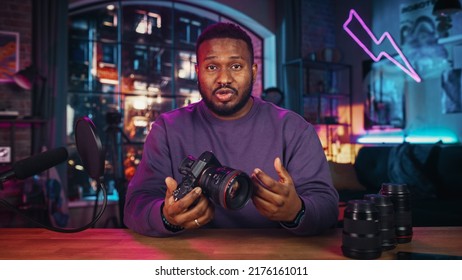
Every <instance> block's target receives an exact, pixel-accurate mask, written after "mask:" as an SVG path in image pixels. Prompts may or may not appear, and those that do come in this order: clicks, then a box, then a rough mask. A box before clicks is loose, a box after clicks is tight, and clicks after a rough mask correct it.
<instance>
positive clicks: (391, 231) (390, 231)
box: [364, 194, 396, 250]
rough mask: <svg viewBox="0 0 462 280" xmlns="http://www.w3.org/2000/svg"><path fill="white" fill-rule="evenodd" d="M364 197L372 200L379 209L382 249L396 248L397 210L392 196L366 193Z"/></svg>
mask: <svg viewBox="0 0 462 280" xmlns="http://www.w3.org/2000/svg"><path fill="white" fill-rule="evenodd" d="M364 199H365V200H369V201H372V202H373V203H374V205H375V207H376V208H377V210H378V211H379V219H380V234H381V238H382V250H391V249H394V248H395V247H396V233H395V216H394V215H395V210H394V209H393V202H392V201H391V198H390V197H388V196H384V195H381V194H366V195H364Z"/></svg>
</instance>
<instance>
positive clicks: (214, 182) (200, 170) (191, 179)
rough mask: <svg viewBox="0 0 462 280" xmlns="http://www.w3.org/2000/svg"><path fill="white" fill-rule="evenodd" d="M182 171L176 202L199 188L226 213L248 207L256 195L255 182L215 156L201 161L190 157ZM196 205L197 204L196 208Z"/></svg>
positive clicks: (203, 155) (204, 156)
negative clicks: (254, 194)
mask: <svg viewBox="0 0 462 280" xmlns="http://www.w3.org/2000/svg"><path fill="white" fill-rule="evenodd" d="M178 171H180V173H181V174H182V175H184V177H183V178H182V181H181V183H180V184H179V185H178V187H177V189H176V190H175V191H174V192H173V197H174V198H175V200H178V199H181V198H183V197H184V196H185V195H187V194H188V193H189V192H190V191H192V190H193V189H194V188H195V187H196V186H199V187H201V188H202V193H203V194H204V195H205V196H206V197H208V198H210V199H211V200H212V201H213V202H214V203H215V204H218V205H220V206H222V207H223V208H225V209H231V210H237V209H240V208H242V207H244V206H245V205H246V204H247V202H248V201H249V199H250V196H251V195H252V181H251V180H250V177H249V175H247V174H246V173H244V172H242V171H240V170H236V169H232V168H229V167H226V166H222V165H221V164H220V162H219V161H218V159H217V158H216V157H215V156H214V154H213V153H212V152H209V151H206V152H203V153H202V154H201V155H200V156H199V158H197V159H196V158H194V157H193V156H188V157H186V158H185V159H183V161H182V162H181V164H180V166H179V167H178ZM193 205H194V204H193Z"/></svg>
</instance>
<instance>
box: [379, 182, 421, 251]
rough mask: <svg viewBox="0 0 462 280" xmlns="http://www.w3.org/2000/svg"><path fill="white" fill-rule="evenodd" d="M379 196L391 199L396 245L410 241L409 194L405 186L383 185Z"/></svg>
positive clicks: (410, 213)
mask: <svg viewBox="0 0 462 280" xmlns="http://www.w3.org/2000/svg"><path fill="white" fill-rule="evenodd" d="M379 193H380V194H381V195H384V196H388V197H390V198H391V201H392V203H393V208H394V211H395V215H394V216H395V233H396V241H397V242H398V243H408V242H410V241H411V240H412V234H413V233H412V212H411V196H410V195H411V193H410V191H409V188H408V187H407V185H406V184H394V183H383V184H382V186H381V188H380V192H379Z"/></svg>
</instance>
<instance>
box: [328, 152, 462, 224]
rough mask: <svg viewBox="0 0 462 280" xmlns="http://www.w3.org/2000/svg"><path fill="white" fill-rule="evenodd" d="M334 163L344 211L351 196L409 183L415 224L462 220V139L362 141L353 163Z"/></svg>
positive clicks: (358, 197)
mask: <svg viewBox="0 0 462 280" xmlns="http://www.w3.org/2000/svg"><path fill="white" fill-rule="evenodd" d="M329 165H330V168H331V174H332V179H333V183H334V186H335V187H336V189H337V191H338V193H339V196H340V206H341V212H342V206H345V205H346V203H347V202H348V201H349V200H352V199H362V198H363V197H364V195H365V194H369V193H378V192H379V190H380V187H381V184H382V183H387V182H389V183H405V184H407V185H408V187H409V189H410V191H411V211H412V222H413V226H462V145H459V144H457V145H456V144H454V145H453V144H451V145H445V144H440V143H438V144H410V143H403V144H399V145H392V146H387V145H381V146H362V147H361V148H360V149H359V150H358V153H357V155H356V159H355V162H354V164H345V163H334V162H329ZM341 222H342V218H341V217H339V223H341Z"/></svg>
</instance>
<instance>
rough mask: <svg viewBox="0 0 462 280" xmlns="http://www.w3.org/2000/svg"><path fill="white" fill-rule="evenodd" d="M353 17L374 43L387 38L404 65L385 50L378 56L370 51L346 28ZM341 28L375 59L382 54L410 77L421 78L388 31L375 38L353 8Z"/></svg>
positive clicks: (377, 59) (418, 79)
mask: <svg viewBox="0 0 462 280" xmlns="http://www.w3.org/2000/svg"><path fill="white" fill-rule="evenodd" d="M353 17H355V18H356V20H357V21H358V22H359V23H360V24H361V26H362V27H363V28H364V30H365V31H366V32H367V34H368V35H369V37H371V39H372V40H373V41H374V43H375V44H376V45H380V44H381V43H382V41H383V40H385V38H387V39H388V40H389V41H390V43H391V45H392V46H393V48H394V49H395V50H396V52H397V53H398V54H399V56H400V57H401V59H402V60H403V61H404V64H405V65H406V66H403V65H402V64H401V63H399V62H398V61H397V60H396V59H394V58H393V57H392V56H391V55H389V54H388V53H386V52H380V53H379V55H378V56H375V55H374V54H373V53H372V51H370V50H369V49H368V48H367V47H366V45H365V44H364V43H363V42H361V40H359V38H358V37H357V36H356V35H355V34H354V33H353V31H351V30H350V29H349V28H348V24H350V22H351V21H352V20H353ZM343 29H344V30H345V31H346V32H347V33H348V34H349V35H350V36H351V38H353V40H355V41H356V43H357V44H358V45H359V46H361V48H362V49H363V50H364V51H365V52H366V53H367V54H368V55H369V56H370V57H371V58H372V59H373V60H374V61H375V62H377V61H379V60H380V59H382V57H383V56H385V57H386V58H388V59H389V60H390V61H391V62H393V63H394V64H395V65H396V66H398V67H399V68H400V69H401V70H403V71H404V72H405V73H406V74H408V75H409V76H410V77H411V78H413V79H414V80H415V81H416V82H418V83H420V82H421V81H422V79H421V78H420V77H419V75H418V74H417V72H416V71H415V70H414V68H412V66H411V64H410V63H409V62H408V61H407V59H406V56H404V54H403V52H402V51H401V49H400V48H399V47H398V45H397V44H396V43H395V40H393V38H392V37H391V35H390V33H388V32H385V33H383V35H382V37H380V39H378V40H377V37H375V35H374V34H373V33H372V31H371V30H370V29H369V27H367V25H366V23H364V21H363V20H362V18H361V17H360V16H359V14H358V13H357V12H356V11H355V10H353V9H352V10H350V16H349V17H348V19H347V20H346V21H345V23H344V24H343Z"/></svg>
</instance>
